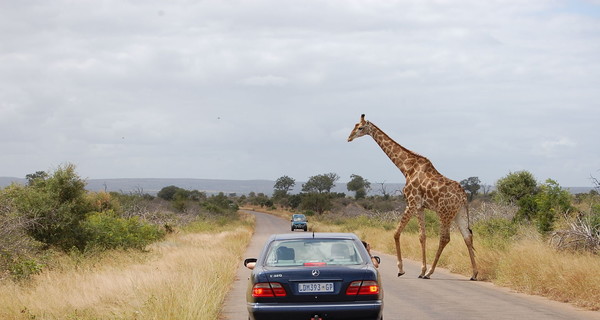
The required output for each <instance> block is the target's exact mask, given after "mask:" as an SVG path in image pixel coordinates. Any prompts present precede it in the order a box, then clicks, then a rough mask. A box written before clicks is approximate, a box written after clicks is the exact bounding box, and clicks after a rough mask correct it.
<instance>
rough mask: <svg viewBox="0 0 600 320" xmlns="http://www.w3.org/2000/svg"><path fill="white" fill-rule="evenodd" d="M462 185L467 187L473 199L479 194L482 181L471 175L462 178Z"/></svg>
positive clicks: (471, 199)
mask: <svg viewBox="0 0 600 320" xmlns="http://www.w3.org/2000/svg"><path fill="white" fill-rule="evenodd" d="M460 185H461V186H462V187H463V188H464V189H465V191H466V192H468V193H469V201H473V197H475V196H476V195H477V193H478V191H479V189H480V188H481V181H480V180H479V178H478V177H470V178H468V179H464V180H462V181H461V182H460Z"/></svg>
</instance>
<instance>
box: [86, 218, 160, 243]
mask: <svg viewBox="0 0 600 320" xmlns="http://www.w3.org/2000/svg"><path fill="white" fill-rule="evenodd" d="M82 229H83V231H84V233H85V238H86V240H87V241H86V249H92V248H93V249H96V248H100V249H102V250H107V249H115V248H121V249H129V248H133V249H144V248H145V247H146V246H147V245H148V244H150V243H152V242H154V241H157V240H159V239H161V238H162V237H163V236H164V234H165V233H164V231H162V230H160V229H159V228H158V227H157V226H155V225H152V224H149V223H145V222H143V221H141V220H140V219H139V218H138V217H132V218H122V217H119V216H117V215H115V213H114V212H113V211H106V212H94V213H91V214H90V215H89V216H88V217H87V218H86V220H85V221H83V222H82Z"/></svg>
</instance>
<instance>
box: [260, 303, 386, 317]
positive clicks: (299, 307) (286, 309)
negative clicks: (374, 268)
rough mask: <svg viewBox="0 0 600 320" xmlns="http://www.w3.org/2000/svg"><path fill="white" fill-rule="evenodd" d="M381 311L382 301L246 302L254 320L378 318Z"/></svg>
mask: <svg viewBox="0 0 600 320" xmlns="http://www.w3.org/2000/svg"><path fill="white" fill-rule="evenodd" d="M382 312H383V301H382V300H373V301H361V302H345V303H325V302H324V303H315V302H311V303H248V313H249V314H250V319H254V320H281V319H285V320H296V319H298V320H310V319H311V318H312V317H313V316H314V315H319V316H320V317H321V318H323V319H324V320H327V319H344V320H353V319H357V320H358V319H360V320H370V319H373V320H378V319H380V318H381V315H382Z"/></svg>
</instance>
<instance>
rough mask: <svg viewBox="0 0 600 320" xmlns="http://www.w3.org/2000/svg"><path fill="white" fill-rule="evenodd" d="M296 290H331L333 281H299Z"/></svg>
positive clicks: (312, 291)
mask: <svg viewBox="0 0 600 320" xmlns="http://www.w3.org/2000/svg"><path fill="white" fill-rule="evenodd" d="M298 292H310V293H314V292H333V282H311V283H300V284H298Z"/></svg>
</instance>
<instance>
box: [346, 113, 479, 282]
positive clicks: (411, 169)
mask: <svg viewBox="0 0 600 320" xmlns="http://www.w3.org/2000/svg"><path fill="white" fill-rule="evenodd" d="M364 135H370V136H371V137H372V138H373V140H375V142H377V144H378V145H379V146H380V147H381V149H382V150H383V152H385V154H386V155H387V156H388V157H389V158H390V160H392V162H393V163H394V164H395V165H396V166H397V167H398V169H400V171H402V174H404V177H405V178H406V184H405V186H404V189H403V193H404V197H405V200H406V203H407V206H406V210H405V211H404V214H403V215H402V217H401V218H400V222H399V223H398V227H397V228H396V231H395V233H394V241H395V244H396V256H397V258H398V276H401V275H403V274H404V269H403V265H402V251H401V250H400V234H401V233H402V230H404V227H406V224H407V223H408V221H409V220H410V219H411V218H412V217H413V216H416V217H417V220H418V222H419V240H420V242H421V255H422V265H421V274H420V275H419V278H423V279H429V278H430V276H431V274H433V272H434V271H435V267H436V265H437V263H438V260H439V258H440V255H441V254H442V251H443V250H444V247H445V246H446V245H447V244H448V242H450V224H451V223H452V221H453V220H454V221H455V222H456V224H457V225H458V229H459V230H460V232H461V234H462V236H463V239H464V241H465V244H466V245H467V249H468V250H469V256H470V258H471V266H472V268H473V273H472V276H471V280H473V281H475V280H477V273H478V271H477V264H476V263H475V252H474V249H473V232H472V231H471V229H470V228H469V218H468V215H469V211H468V206H467V194H466V193H465V191H464V190H463V188H462V187H461V185H460V184H459V183H458V182H456V181H453V180H450V179H448V178H446V177H445V176H443V175H442V174H441V173H439V172H438V171H437V170H436V169H435V167H434V166H433V164H432V163H431V161H429V159H427V158H425V157H424V156H421V155H419V154H417V153H415V152H413V151H410V150H408V149H406V148H404V147H403V146H401V145H400V144H398V143H397V142H396V141H394V140H392V138H390V137H389V136H388V135H387V134H385V133H384V132H383V131H382V130H381V129H379V128H378V127H377V126H375V125H374V124H373V123H371V122H369V121H366V120H365V115H364V114H363V115H361V117H360V122H359V123H357V124H356V125H355V126H354V129H353V130H352V132H351V133H350V136H349V137H348V142H350V141H352V140H354V139H356V138H358V137H362V136H364ZM424 209H429V210H432V211H435V212H436V213H437V215H438V217H439V219H440V242H439V246H438V250H437V252H436V254H435V259H434V260H433V264H432V265H431V268H430V269H429V271H427V259H426V256H425V242H426V237H425V214H424Z"/></svg>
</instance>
